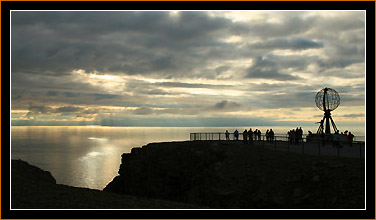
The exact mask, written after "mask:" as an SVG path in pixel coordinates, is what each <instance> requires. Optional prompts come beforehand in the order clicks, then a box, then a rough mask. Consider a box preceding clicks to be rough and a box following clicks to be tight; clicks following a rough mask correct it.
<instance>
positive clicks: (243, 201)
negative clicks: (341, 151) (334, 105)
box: [104, 141, 365, 209]
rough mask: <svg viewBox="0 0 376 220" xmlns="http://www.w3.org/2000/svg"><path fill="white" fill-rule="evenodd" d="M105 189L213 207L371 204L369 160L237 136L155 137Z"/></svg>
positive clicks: (125, 159)
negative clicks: (235, 139)
mask: <svg viewBox="0 0 376 220" xmlns="http://www.w3.org/2000/svg"><path fill="white" fill-rule="evenodd" d="M118 173H119V174H120V175H119V176H116V177H115V178H114V179H113V181H112V182H110V183H109V184H108V185H107V186H106V187H105V189H104V191H108V192H115V193H119V194H128V195H135V196H140V197H145V198H158V199H163V200H171V201H177V202H183V203H191V204H198V205H202V206H208V207H211V208H249V209H254V208H256V209H257V208H364V197H365V195H364V193H365V192H364V160H363V159H352V158H336V157H323V156H321V157H318V156H308V155H301V154H294V153H288V152H274V151H271V150H267V149H264V148H262V147H256V146H250V145H243V144H239V143H231V142H213V141H199V142H169V143H152V144H148V145H146V146H143V147H142V148H133V149H132V151H131V153H124V154H123V155H122V160H121V165H120V169H119V172H118Z"/></svg>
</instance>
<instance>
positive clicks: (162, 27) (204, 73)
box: [10, 11, 365, 126]
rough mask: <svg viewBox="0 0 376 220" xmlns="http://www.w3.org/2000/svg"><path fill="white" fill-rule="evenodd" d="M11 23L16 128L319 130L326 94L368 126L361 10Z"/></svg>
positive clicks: (49, 16)
mask: <svg viewBox="0 0 376 220" xmlns="http://www.w3.org/2000/svg"><path fill="white" fill-rule="evenodd" d="M11 18H12V23H11V68H12V69H11V70H12V73H11V97H10V98H11V108H12V123H13V124H14V125H22V124H25V125H38V123H40V124H44V125H58V124H59V123H61V124H62V125H69V124H72V125H87V124H101V125H119V126H120V125H122V126H124V125H128V126H136V125H138V126H148V125H151V126H158V125H159V126H196V125H197V126H204V125H215V126H230V125H236V124H243V122H244V121H247V120H248V119H249V121H253V122H257V123H258V124H263V123H264V124H273V123H285V124H288V123H289V122H290V121H294V122H300V123H312V124H314V122H316V121H317V120H318V119H319V118H321V117H322V116H321V115H320V114H321V112H320V110H318V109H317V108H316V106H315V103H314V97H315V95H316V92H317V91H319V90H321V89H322V88H324V87H330V88H333V89H335V90H337V92H339V94H340V96H341V105H340V107H339V108H338V109H337V110H336V111H335V112H334V113H335V114H337V116H338V117H339V118H338V120H343V121H345V122H346V123H348V122H351V121H349V120H354V123H355V122H356V123H359V122H361V120H362V119H363V118H364V117H363V116H364V114H365V110H364V106H365V12H363V11H285V12H283V11H269V12H268V11H177V12H175V11H174V12H172V11H171V12H170V11H116V12H114V11H13V12H12V13H11ZM307 115H308V116H307ZM317 115H320V117H316V116H317ZM242 119H247V120H242ZM234 123H235V124H234ZM339 123H341V122H339ZM363 123H364V122H363Z"/></svg>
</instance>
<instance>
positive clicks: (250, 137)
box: [248, 128, 253, 144]
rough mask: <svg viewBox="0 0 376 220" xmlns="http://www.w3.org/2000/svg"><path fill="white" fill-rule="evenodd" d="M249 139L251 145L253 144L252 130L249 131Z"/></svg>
mask: <svg viewBox="0 0 376 220" xmlns="http://www.w3.org/2000/svg"><path fill="white" fill-rule="evenodd" d="M248 138H249V142H248V143H249V144H253V131H252V128H250V129H249V131H248Z"/></svg>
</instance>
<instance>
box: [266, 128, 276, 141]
mask: <svg viewBox="0 0 376 220" xmlns="http://www.w3.org/2000/svg"><path fill="white" fill-rule="evenodd" d="M265 137H266V141H269V142H271V141H273V140H274V131H273V129H270V130H269V129H268V130H266V133H265Z"/></svg>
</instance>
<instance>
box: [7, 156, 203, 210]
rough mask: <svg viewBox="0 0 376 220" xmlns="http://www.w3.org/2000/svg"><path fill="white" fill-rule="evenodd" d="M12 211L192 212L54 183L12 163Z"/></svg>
mask: <svg viewBox="0 0 376 220" xmlns="http://www.w3.org/2000/svg"><path fill="white" fill-rule="evenodd" d="M11 186H12V188H11V207H12V209H189V208H190V209H192V208H201V207H198V206H194V205H190V204H182V203H177V202H170V201H163V200H158V199H145V198H138V197H135V196H129V195H118V194H115V193H109V192H103V191H100V190H94V189H87V188H79V187H72V186H67V185H61V184H56V180H55V178H54V177H53V176H52V175H51V173H50V172H48V171H44V170H42V169H40V168H38V167H36V166H33V165H30V164H29V163H27V162H25V161H22V160H12V172H11Z"/></svg>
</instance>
